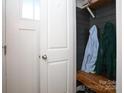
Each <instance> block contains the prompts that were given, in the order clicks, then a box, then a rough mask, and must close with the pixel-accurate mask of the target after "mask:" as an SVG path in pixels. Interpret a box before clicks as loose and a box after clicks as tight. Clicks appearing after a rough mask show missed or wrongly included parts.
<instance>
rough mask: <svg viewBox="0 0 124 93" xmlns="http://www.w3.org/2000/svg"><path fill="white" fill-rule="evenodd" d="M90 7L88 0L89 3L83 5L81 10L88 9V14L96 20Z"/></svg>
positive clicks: (88, 1)
mask: <svg viewBox="0 0 124 93" xmlns="http://www.w3.org/2000/svg"><path fill="white" fill-rule="evenodd" d="M89 6H90V0H87V3H85V4H84V5H82V7H81V9H84V8H86V9H87V10H88V12H89V13H90V15H91V16H92V17H93V18H95V15H94V14H93V12H92V11H91V9H90V8H89Z"/></svg>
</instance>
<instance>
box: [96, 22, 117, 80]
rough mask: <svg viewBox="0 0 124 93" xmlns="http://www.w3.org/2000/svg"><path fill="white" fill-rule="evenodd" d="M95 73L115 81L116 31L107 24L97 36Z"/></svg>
mask: <svg viewBox="0 0 124 93" xmlns="http://www.w3.org/2000/svg"><path fill="white" fill-rule="evenodd" d="M95 71H96V73H97V74H101V75H105V76H106V77H108V78H109V79H111V80H116V29H115V27H114V25H113V24H112V23H110V22H107V23H106V24H105V26H104V30H103V32H102V33H100V34H99V51H98V56H97V61H96V68H95Z"/></svg>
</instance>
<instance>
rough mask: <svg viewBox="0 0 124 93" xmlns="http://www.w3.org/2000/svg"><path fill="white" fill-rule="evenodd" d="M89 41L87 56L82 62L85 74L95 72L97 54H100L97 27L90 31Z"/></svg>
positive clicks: (86, 50)
mask: <svg viewBox="0 0 124 93" xmlns="http://www.w3.org/2000/svg"><path fill="white" fill-rule="evenodd" d="M89 33H90V35H89V39H88V43H87V45H86V49H85V54H84V60H83V62H82V68H81V70H82V71H85V72H91V73H92V72H94V69H95V63H96V59H97V53H98V47H99V42H98V37H97V27H96V26H95V25H93V26H92V27H91V29H90V30H89Z"/></svg>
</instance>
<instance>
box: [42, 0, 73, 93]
mask: <svg viewBox="0 0 124 93" xmlns="http://www.w3.org/2000/svg"><path fill="white" fill-rule="evenodd" d="M70 1H71V0H52V1H51V0H42V1H41V11H42V12H41V20H42V21H41V22H40V25H41V26H40V29H41V32H40V41H41V43H40V50H41V51H40V52H41V62H40V85H41V86H40V90H41V93H72V91H73V90H72V87H73V74H72V73H73V66H72V65H73V61H72V60H73V59H72V56H73V53H72V51H73V48H72V46H73V43H72V39H73V31H72V30H71V29H70V27H71V26H70V23H69V20H70V19H69V18H70V17H69V16H70V12H69V9H70V6H69V4H70V3H69V2H70ZM44 55H46V56H47V59H44V58H42V57H43V56H44Z"/></svg>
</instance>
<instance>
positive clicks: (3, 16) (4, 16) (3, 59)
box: [2, 0, 6, 93]
mask: <svg viewBox="0 0 124 93" xmlns="http://www.w3.org/2000/svg"><path fill="white" fill-rule="evenodd" d="M5 45H6V0H2V93H6V55H5V54H4V51H5V50H4V46H5Z"/></svg>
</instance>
